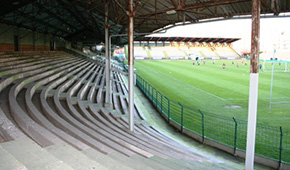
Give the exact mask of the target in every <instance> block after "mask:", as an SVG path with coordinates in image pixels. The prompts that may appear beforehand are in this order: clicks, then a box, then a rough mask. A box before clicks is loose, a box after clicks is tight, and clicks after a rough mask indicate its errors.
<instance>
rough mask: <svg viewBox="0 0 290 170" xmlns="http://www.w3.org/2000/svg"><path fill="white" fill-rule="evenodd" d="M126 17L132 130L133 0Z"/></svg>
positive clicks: (132, 124)
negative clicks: (127, 17)
mask: <svg viewBox="0 0 290 170" xmlns="http://www.w3.org/2000/svg"><path fill="white" fill-rule="evenodd" d="M128 12H129V19H128V22H129V23H128V54H129V56H128V65H129V82H128V83H129V85H128V86H129V130H130V131H131V132H133V131H134V40H133V39H134V35H133V33H134V20H133V19H134V11H133V0H129V11H128Z"/></svg>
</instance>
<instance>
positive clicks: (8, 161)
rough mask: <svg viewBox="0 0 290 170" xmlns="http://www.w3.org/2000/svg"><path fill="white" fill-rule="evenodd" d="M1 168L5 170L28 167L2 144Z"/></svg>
mask: <svg viewBox="0 0 290 170" xmlns="http://www.w3.org/2000/svg"><path fill="white" fill-rule="evenodd" d="M0 162H1V163H0V169H3V170H16V169H21V170H27V168H26V167H25V166H24V165H23V164H22V163H20V162H19V161H18V160H17V159H16V158H15V157H14V156H13V155H11V154H10V153H9V152H7V151H6V150H5V149H3V147H2V146H1V145H0Z"/></svg>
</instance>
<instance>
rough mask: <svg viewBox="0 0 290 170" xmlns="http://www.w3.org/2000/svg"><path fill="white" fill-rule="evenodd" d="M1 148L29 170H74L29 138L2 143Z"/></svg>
mask: <svg viewBox="0 0 290 170" xmlns="http://www.w3.org/2000/svg"><path fill="white" fill-rule="evenodd" d="M0 146H1V147H2V148H3V149H4V150H6V151H7V152H9V153H10V154H11V155H12V156H14V157H15V158H16V159H17V160H18V161H19V162H21V163H22V164H23V165H24V166H25V167H26V168H27V169H29V170H39V169H41V170H51V169H54V170H73V168H72V167H70V166H69V165H67V164H66V163H64V162H63V161H62V160H59V159H57V158H56V157H54V156H53V155H51V154H50V153H49V152H48V151H46V150H45V149H44V148H41V147H40V146H39V145H37V144H36V143H35V142H34V141H32V140H31V139H29V138H27V137H24V138H21V139H16V140H13V141H10V142H5V143H1V144H0Z"/></svg>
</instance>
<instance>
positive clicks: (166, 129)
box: [122, 75, 271, 170]
mask: <svg viewBox="0 0 290 170" xmlns="http://www.w3.org/2000/svg"><path fill="white" fill-rule="evenodd" d="M122 76H123V75H122ZM123 79H124V80H125V82H126V86H127V84H128V78H127V76H123ZM134 90H135V103H136V104H137V105H138V106H139V108H140V109H141V113H142V116H143V118H144V119H145V121H144V122H142V123H145V122H146V124H148V125H150V126H152V127H154V128H155V129H157V130H159V131H160V132H162V133H163V134H166V135H167V136H169V137H171V138H173V139H175V140H177V141H179V142H180V143H181V144H183V145H185V146H187V147H188V148H189V149H191V150H194V151H195V153H198V154H200V155H203V156H205V157H207V158H209V159H210V160H211V161H212V162H215V163H217V164H219V166H221V165H222V167H224V168H223V169H244V161H245V160H244V159H242V158H239V157H235V156H234V155H230V154H228V153H226V152H224V151H221V150H219V149H216V148H213V147H210V146H207V145H205V144H201V143H200V142H197V141H195V140H194V139H192V138H190V137H188V136H186V135H184V134H182V133H180V132H179V131H177V130H176V129H175V128H174V127H172V126H169V125H168V124H167V122H166V121H165V120H164V119H163V118H162V116H161V115H160V113H159V112H158V111H157V110H156V108H155V107H154V106H153V104H152V103H151V102H150V101H149V100H148V99H147V97H146V96H145V95H144V94H143V93H142V91H141V90H140V89H139V88H138V87H137V86H135V88H134ZM209 166H212V168H214V167H215V164H211V165H209ZM197 167H198V165H197ZM193 169H195V168H193ZM255 169H257V170H259V169H261V170H267V169H271V168H269V167H266V166H263V165H260V164H255Z"/></svg>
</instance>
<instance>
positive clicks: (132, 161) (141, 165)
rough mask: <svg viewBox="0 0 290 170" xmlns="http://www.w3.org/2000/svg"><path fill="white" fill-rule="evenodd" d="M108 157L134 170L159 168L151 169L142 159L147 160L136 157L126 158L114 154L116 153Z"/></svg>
mask: <svg viewBox="0 0 290 170" xmlns="http://www.w3.org/2000/svg"><path fill="white" fill-rule="evenodd" d="M110 157H112V158H114V159H115V160H118V161H120V162H122V163H123V164H125V165H127V166H129V167H131V168H133V169H134V170H153V169H158V168H159V167H156V168H153V167H151V166H150V165H149V164H148V162H147V163H146V162H145V161H144V159H147V158H144V159H143V158H142V157H139V156H137V155H134V156H131V157H126V156H124V155H122V154H120V153H117V152H116V153H111V154H110ZM141 158H142V159H141Z"/></svg>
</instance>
